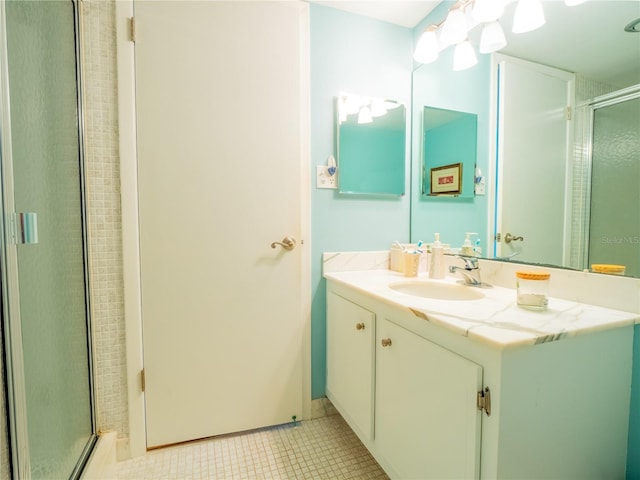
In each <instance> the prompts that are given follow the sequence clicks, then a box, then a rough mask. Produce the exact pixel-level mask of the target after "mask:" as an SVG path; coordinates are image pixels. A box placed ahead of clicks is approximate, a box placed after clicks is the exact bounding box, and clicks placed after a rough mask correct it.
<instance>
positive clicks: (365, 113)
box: [358, 106, 373, 124]
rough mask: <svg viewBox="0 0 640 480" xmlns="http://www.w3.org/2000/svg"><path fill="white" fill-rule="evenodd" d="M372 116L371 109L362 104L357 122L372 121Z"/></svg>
mask: <svg viewBox="0 0 640 480" xmlns="http://www.w3.org/2000/svg"><path fill="white" fill-rule="evenodd" d="M372 122H373V116H372V115H371V109H370V108H369V107H367V106H364V107H362V108H361V109H360V113H358V123H360V124H363V123H372Z"/></svg>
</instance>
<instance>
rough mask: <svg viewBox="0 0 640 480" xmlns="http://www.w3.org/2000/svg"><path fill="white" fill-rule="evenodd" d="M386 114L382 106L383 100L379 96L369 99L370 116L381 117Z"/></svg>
mask: <svg viewBox="0 0 640 480" xmlns="http://www.w3.org/2000/svg"><path fill="white" fill-rule="evenodd" d="M386 114H387V109H386V107H385V106H384V100H382V99H379V98H374V99H373V100H372V101H371V116H372V117H382V116H383V115H386Z"/></svg>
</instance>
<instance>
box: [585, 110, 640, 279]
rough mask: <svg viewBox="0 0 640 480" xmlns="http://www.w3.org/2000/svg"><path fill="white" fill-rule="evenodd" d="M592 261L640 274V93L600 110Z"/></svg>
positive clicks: (595, 147) (595, 129)
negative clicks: (638, 95) (624, 268)
mask: <svg viewBox="0 0 640 480" xmlns="http://www.w3.org/2000/svg"><path fill="white" fill-rule="evenodd" d="M592 149H593V150H592V176H591V218H590V229H589V265H592V264H594V263H605V264H616V265H624V266H625V267H626V275H629V276H633V277H640V212H639V211H638V205H640V188H638V185H640V98H635V99H632V100H625V101H622V102H620V103H616V104H613V105H609V106H606V107H602V108H599V109H597V110H595V111H594V120H593V143H592Z"/></svg>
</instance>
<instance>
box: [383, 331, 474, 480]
mask: <svg viewBox="0 0 640 480" xmlns="http://www.w3.org/2000/svg"><path fill="white" fill-rule="evenodd" d="M378 329H379V331H378V333H379V334H378V339H379V341H378V345H377V349H378V354H377V360H378V363H377V372H378V376H377V385H376V392H377V403H376V441H377V442H378V443H379V446H380V452H381V453H382V456H383V457H384V458H385V459H386V461H387V464H388V465H390V466H391V468H392V469H393V472H390V473H391V474H392V476H393V474H395V475H397V477H398V478H401V479H422V480H426V479H443V478H455V479H463V478H479V466H480V463H479V462H480V455H479V454H480V421H481V412H480V411H479V410H477V407H476V400H477V398H476V397H477V392H478V391H479V390H480V389H481V388H482V367H480V366H479V365H477V364H475V363H473V362H471V361H469V360H467V359H465V358H463V357H461V356H459V355H456V354H455V353H453V352H451V351H449V350H446V349H444V348H442V347H440V346H438V345H436V344H435V343H432V342H430V341H428V340H426V339H424V338H423V337H420V336H418V335H416V334H414V333H412V332H410V331H408V330H406V329H404V328H402V327H400V326H398V325H396V324H394V323H392V322H390V321H389V320H386V319H385V320H384V321H382V322H381V324H380V325H379V326H378ZM389 343H390V344H389ZM383 345H386V346H383Z"/></svg>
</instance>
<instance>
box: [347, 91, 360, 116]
mask: <svg viewBox="0 0 640 480" xmlns="http://www.w3.org/2000/svg"><path fill="white" fill-rule="evenodd" d="M361 105H362V99H361V98H360V97H358V96H356V95H347V96H345V97H344V110H345V112H346V114H347V115H353V114H355V113H358V112H359V111H360V106H361Z"/></svg>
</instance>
